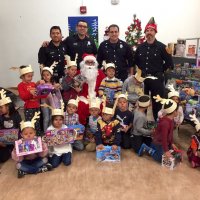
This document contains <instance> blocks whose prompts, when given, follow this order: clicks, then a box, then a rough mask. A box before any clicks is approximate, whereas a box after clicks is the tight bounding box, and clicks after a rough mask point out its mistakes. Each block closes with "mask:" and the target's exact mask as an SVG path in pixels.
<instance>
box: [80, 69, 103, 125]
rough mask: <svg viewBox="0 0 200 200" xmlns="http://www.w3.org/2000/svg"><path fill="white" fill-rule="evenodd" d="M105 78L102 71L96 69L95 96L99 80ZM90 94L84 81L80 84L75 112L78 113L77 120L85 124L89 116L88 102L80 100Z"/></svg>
mask: <svg viewBox="0 0 200 200" xmlns="http://www.w3.org/2000/svg"><path fill="white" fill-rule="evenodd" d="M104 78H105V74H104V73H103V71H102V70H98V75H97V78H96V85H95V92H96V94H97V95H96V96H98V89H99V86H100V84H101V81H102V80H103V79H104ZM88 96H90V95H89V93H88V84H87V83H84V84H83V86H82V90H81V92H80V93H79V97H80V101H79V105H78V111H77V113H78V114H79V121H80V123H81V124H83V125H85V124H86V120H87V118H88V116H89V104H88V103H87V102H84V100H82V99H83V98H82V97H85V99H86V98H87V97H88Z"/></svg>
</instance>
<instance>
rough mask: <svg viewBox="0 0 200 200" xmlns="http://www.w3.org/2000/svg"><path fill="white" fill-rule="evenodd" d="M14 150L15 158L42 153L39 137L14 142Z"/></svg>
mask: <svg viewBox="0 0 200 200" xmlns="http://www.w3.org/2000/svg"><path fill="white" fill-rule="evenodd" d="M15 148H16V154H17V156H24V155H29V154H33V153H39V152H42V141H41V137H36V138H34V139H33V140H24V139H20V140H17V141H15Z"/></svg>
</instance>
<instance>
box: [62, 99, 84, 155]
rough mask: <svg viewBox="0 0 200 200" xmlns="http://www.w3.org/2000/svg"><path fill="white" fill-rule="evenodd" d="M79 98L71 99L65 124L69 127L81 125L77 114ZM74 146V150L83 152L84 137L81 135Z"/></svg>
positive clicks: (65, 116)
mask: <svg viewBox="0 0 200 200" xmlns="http://www.w3.org/2000/svg"><path fill="white" fill-rule="evenodd" d="M78 102H79V100H78V98H77V99H70V100H69V101H68V104H67V108H66V112H65V115H64V124H65V125H67V126H71V125H78V124H80V122H79V116H78V114H77V113H76V111H77V109H78ZM72 145H73V149H75V150H77V151H82V150H84V144H83V136H82V135H80V136H79V137H78V140H75V141H74V143H73V144H72Z"/></svg>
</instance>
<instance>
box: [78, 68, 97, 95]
mask: <svg viewBox="0 0 200 200" xmlns="http://www.w3.org/2000/svg"><path fill="white" fill-rule="evenodd" d="M81 75H82V76H84V77H85V78H86V79H87V84H88V96H89V97H91V98H93V97H96V92H95V86H96V79H97V76H98V69H97V68H96V67H94V66H88V65H84V67H83V68H82V69H81Z"/></svg>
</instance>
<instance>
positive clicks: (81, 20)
mask: <svg viewBox="0 0 200 200" xmlns="http://www.w3.org/2000/svg"><path fill="white" fill-rule="evenodd" d="M80 22H84V23H86V24H87V26H88V23H87V22H86V21H85V20H83V19H80V20H78V22H77V24H76V26H78V24H79V23H80Z"/></svg>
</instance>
